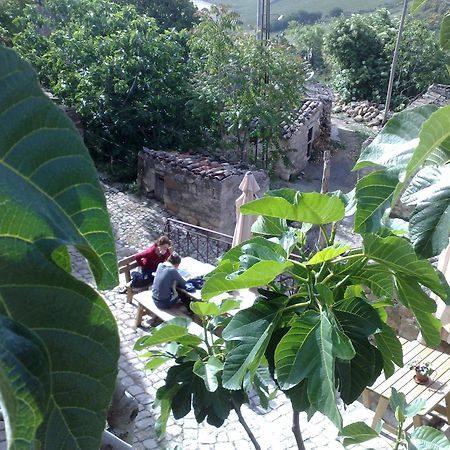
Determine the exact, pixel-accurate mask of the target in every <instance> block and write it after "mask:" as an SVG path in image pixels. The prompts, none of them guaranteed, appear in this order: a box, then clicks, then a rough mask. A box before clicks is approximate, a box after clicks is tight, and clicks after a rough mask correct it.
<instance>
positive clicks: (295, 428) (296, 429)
mask: <svg viewBox="0 0 450 450" xmlns="http://www.w3.org/2000/svg"><path fill="white" fill-rule="evenodd" d="M292 412H293V416H292V419H293V420H292V432H293V433H294V436H295V440H296V441H297V448H298V450H306V449H305V444H304V443H303V438H302V432H301V431H300V419H299V416H300V414H299V413H298V411H296V410H295V409H292Z"/></svg>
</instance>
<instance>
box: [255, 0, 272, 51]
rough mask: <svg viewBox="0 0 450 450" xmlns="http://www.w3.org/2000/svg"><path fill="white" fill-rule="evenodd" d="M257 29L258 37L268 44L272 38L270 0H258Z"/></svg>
mask: <svg viewBox="0 0 450 450" xmlns="http://www.w3.org/2000/svg"><path fill="white" fill-rule="evenodd" d="M256 1H257V4H256V5H257V11H256V29H257V33H258V39H260V41H261V43H264V44H266V45H267V43H268V42H269V39H270V0H256Z"/></svg>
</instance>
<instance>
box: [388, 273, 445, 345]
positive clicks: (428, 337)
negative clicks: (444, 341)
mask: <svg viewBox="0 0 450 450" xmlns="http://www.w3.org/2000/svg"><path fill="white" fill-rule="evenodd" d="M396 281H397V293H398V299H399V300H400V302H402V303H403V304H404V305H405V306H406V307H407V308H408V309H409V310H410V311H412V312H413V313H414V315H415V316H416V319H417V322H418V323H419V326H420V330H421V331H422V335H423V337H424V339H425V341H426V343H427V344H428V345H429V346H430V347H437V346H438V345H439V343H440V342H441V327H442V323H441V321H440V320H439V319H437V318H436V317H435V316H434V314H433V313H434V312H435V311H436V303H435V302H434V301H433V300H432V299H431V298H430V297H428V295H427V294H425V292H424V291H423V290H422V289H421V287H420V286H419V284H418V283H417V281H416V280H415V279H414V278H413V277H397V280H396Z"/></svg>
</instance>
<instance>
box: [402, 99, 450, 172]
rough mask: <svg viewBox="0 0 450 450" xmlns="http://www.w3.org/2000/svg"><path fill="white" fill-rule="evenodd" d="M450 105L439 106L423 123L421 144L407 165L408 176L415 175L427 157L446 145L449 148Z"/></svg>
mask: <svg viewBox="0 0 450 450" xmlns="http://www.w3.org/2000/svg"><path fill="white" fill-rule="evenodd" d="M449 138H450V105H449V106H444V107H442V108H439V109H438V110H437V111H435V112H433V114H431V116H430V117H429V118H428V119H427V120H426V121H425V122H424V123H423V124H422V129H421V130H420V134H419V145H418V146H417V148H416V149H415V150H414V153H413V155H412V157H411V159H410V160H409V162H408V166H407V167H406V177H410V176H411V175H413V174H414V173H415V172H416V171H417V169H418V168H419V167H420V166H421V165H422V164H423V163H424V162H425V161H426V159H427V158H429V156H430V155H431V154H432V153H433V152H434V151H435V149H436V148H439V147H440V146H441V145H444V147H445V148H449V146H450V142H449V141H448V140H449Z"/></svg>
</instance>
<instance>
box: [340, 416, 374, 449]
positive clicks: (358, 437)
mask: <svg viewBox="0 0 450 450" xmlns="http://www.w3.org/2000/svg"><path fill="white" fill-rule="evenodd" d="M339 436H341V437H343V438H344V442H343V445H344V447H347V446H348V445H355V444H361V443H363V442H366V441H370V440H371V439H375V438H377V437H378V433H377V432H376V431H375V430H374V429H373V428H370V427H369V425H367V424H365V423H364V422H355V423H352V424H350V425H347V426H346V427H344V428H342V430H341V431H340V432H339Z"/></svg>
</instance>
